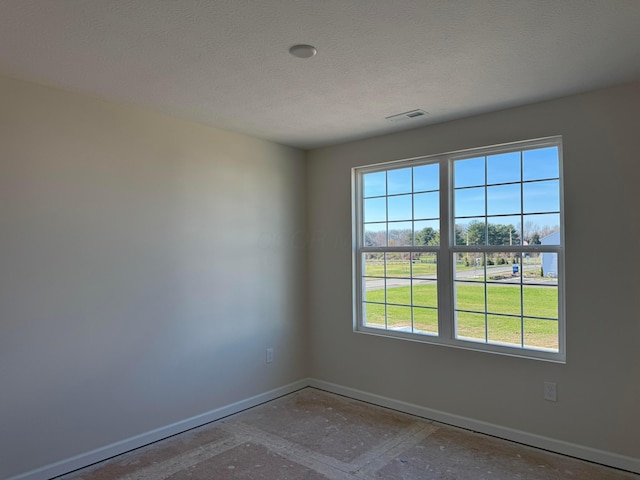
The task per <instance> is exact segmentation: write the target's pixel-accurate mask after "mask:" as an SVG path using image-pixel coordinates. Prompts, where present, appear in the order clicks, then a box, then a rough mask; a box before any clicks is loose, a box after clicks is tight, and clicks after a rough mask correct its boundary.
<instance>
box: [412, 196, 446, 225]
mask: <svg viewBox="0 0 640 480" xmlns="http://www.w3.org/2000/svg"><path fill="white" fill-rule="evenodd" d="M413 201H414V206H413V218H415V219H420V218H439V217H440V194H439V193H438V192H431V193H419V194H417V195H414V196H413Z"/></svg>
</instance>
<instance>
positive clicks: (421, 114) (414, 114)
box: [385, 109, 429, 122]
mask: <svg viewBox="0 0 640 480" xmlns="http://www.w3.org/2000/svg"><path fill="white" fill-rule="evenodd" d="M427 115H429V112H425V111H424V110H420V109H417V110H411V111H409V112H404V113H398V114H397V115H391V116H389V117H385V120H389V121H390V122H402V121H404V120H415V119H419V118H426V117H427Z"/></svg>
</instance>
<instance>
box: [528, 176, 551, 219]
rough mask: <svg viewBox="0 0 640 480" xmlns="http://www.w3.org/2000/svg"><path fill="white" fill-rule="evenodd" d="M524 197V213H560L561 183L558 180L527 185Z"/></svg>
mask: <svg viewBox="0 0 640 480" xmlns="http://www.w3.org/2000/svg"><path fill="white" fill-rule="evenodd" d="M523 196H524V198H523V202H522V203H523V205H524V209H523V212H524V213H536V212H559V211H560V183H559V181H558V180H549V181H545V182H531V183H525V184H524V185H523Z"/></svg>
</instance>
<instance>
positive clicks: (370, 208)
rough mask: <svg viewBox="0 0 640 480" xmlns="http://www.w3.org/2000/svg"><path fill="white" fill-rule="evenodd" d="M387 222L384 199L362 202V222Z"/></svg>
mask: <svg viewBox="0 0 640 480" xmlns="http://www.w3.org/2000/svg"><path fill="white" fill-rule="evenodd" d="M386 220H387V202H386V201H385V199H384V198H370V199H368V200H365V201H364V221H365V223H369V222H384V221H386Z"/></svg>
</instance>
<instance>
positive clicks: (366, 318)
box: [362, 302, 385, 328]
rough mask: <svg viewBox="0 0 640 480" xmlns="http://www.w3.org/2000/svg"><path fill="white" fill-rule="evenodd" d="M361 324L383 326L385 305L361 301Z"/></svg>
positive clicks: (375, 326)
mask: <svg viewBox="0 0 640 480" xmlns="http://www.w3.org/2000/svg"><path fill="white" fill-rule="evenodd" d="M362 324H363V325H364V326H365V327H374V328H385V305H377V304H375V303H366V302H365V303H363V304H362Z"/></svg>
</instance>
